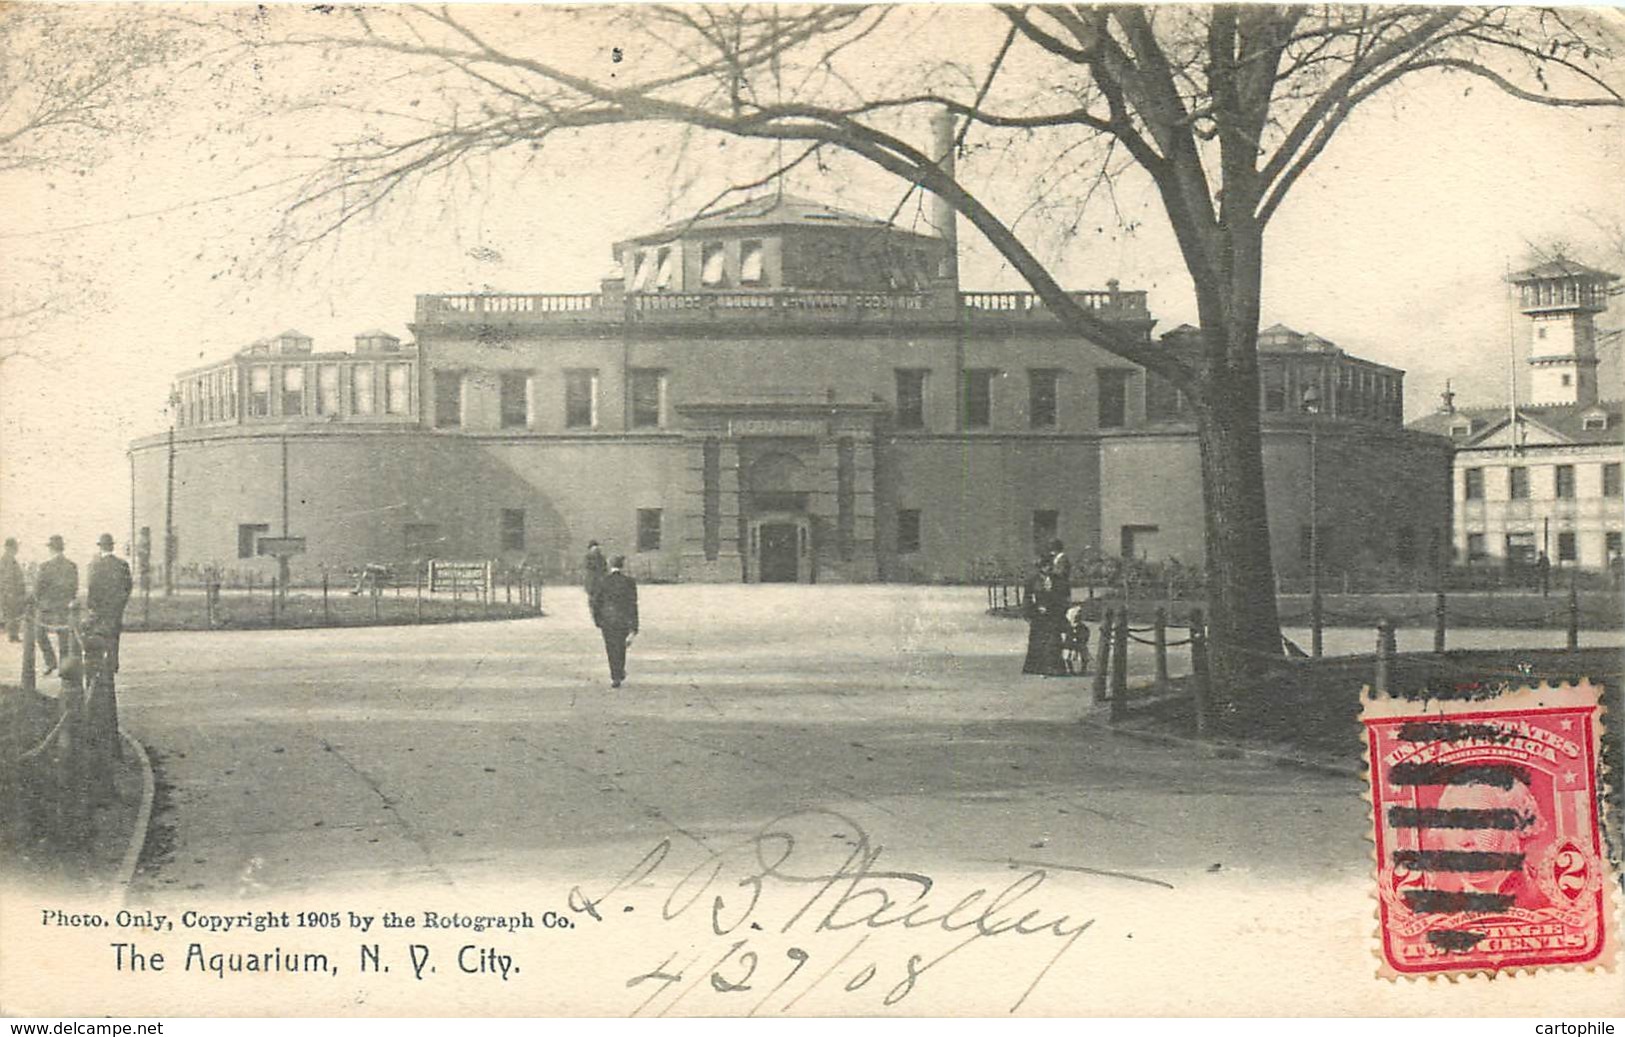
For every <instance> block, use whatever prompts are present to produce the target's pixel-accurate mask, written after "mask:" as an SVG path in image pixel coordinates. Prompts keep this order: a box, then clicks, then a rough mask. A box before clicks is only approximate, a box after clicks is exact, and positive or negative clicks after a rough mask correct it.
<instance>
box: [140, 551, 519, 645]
mask: <svg viewBox="0 0 1625 1037" xmlns="http://www.w3.org/2000/svg"><path fill="white" fill-rule="evenodd" d="M188 575H189V576H190V578H186V577H185V576H179V577H178V578H177V579H176V580H175V581H174V588H173V589H174V593H173V594H169V593H165V592H161V591H160V592H156V593H155V592H154V591H153V590H152V589H151V588H145V587H144V588H142V589H141V590H139V591H137V593H136V595H135V596H134V597H133V598H132V599H131V601H130V603H129V606H128V607H127V609H126V610H125V624H126V628H127V629H132V630H171V629H189V630H190V629H208V630H212V629H217V628H239V629H241V628H264V627H273V628H276V627H326V626H363V625H378V624H410V623H439V622H448V621H458V620H467V619H486V618H514V617H518V616H525V615H540V614H541V612H542V590H543V581H542V574H541V570H540V569H539V568H533V567H525V566H521V567H507V568H504V567H500V566H497V565H495V564H494V563H492V562H490V561H485V560H480V561H466V562H465V561H450V560H436V561H434V562H429V563H425V564H423V565H415V566H390V565H376V564H368V565H359V566H350V567H346V568H342V569H338V568H323V569H322V570H321V577H320V580H319V581H304V582H295V583H293V584H292V585H291V586H287V587H284V586H282V585H281V584H280V583H279V582H278V580H277V579H276V578H275V577H271V578H265V577H263V576H261V575H260V574H257V573H255V572H253V571H245V572H234V571H231V570H226V569H217V568H206V569H201V570H198V571H196V572H194V573H192V574H188Z"/></svg>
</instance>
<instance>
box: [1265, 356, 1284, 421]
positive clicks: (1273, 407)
mask: <svg viewBox="0 0 1625 1037" xmlns="http://www.w3.org/2000/svg"><path fill="white" fill-rule="evenodd" d="M1260 381H1262V382H1263V383H1264V386H1263V387H1264V409H1265V410H1266V411H1270V412H1272V413H1277V414H1278V413H1280V412H1281V411H1284V410H1286V372H1285V371H1283V370H1282V369H1281V368H1279V367H1268V368H1265V369H1264V371H1263V377H1262V378H1261V379H1260Z"/></svg>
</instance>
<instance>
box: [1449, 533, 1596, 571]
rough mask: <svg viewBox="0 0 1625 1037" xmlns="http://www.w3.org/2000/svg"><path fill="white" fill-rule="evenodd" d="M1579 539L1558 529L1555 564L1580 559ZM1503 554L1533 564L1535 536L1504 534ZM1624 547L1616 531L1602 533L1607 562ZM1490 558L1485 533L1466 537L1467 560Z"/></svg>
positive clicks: (1535, 553)
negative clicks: (1504, 552) (1504, 551)
mask: <svg viewBox="0 0 1625 1037" xmlns="http://www.w3.org/2000/svg"><path fill="white" fill-rule="evenodd" d="M1579 545H1580V542H1579V536H1578V534H1576V533H1575V532H1574V531H1573V530H1561V531H1559V532H1558V534H1557V562H1558V564H1562V563H1564V562H1577V561H1579V560H1580V551H1579ZM1505 547H1506V554H1505V555H1504V556H1503V557H1505V558H1506V559H1507V561H1509V562H1526V563H1528V562H1534V561H1535V560H1536V559H1538V558H1539V557H1540V555H1539V552H1538V549H1537V547H1536V543H1535V534H1534V533H1532V532H1529V533H1508V534H1506V540H1505ZM1622 547H1625V538H1622V536H1621V534H1620V533H1619V531H1617V530H1611V531H1609V532H1606V533H1604V534H1603V556H1604V557H1605V558H1607V559H1609V560H1610V561H1612V560H1613V559H1615V558H1618V557H1620V551H1621V548H1622ZM1489 557H1490V550H1489V539H1488V535H1487V534H1485V533H1468V534H1467V560H1468V561H1469V562H1481V561H1484V560H1485V559H1487V558H1489Z"/></svg>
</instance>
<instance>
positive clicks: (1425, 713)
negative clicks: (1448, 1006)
mask: <svg viewBox="0 0 1625 1037" xmlns="http://www.w3.org/2000/svg"><path fill="white" fill-rule="evenodd" d="M1361 721H1362V725H1363V732H1362V734H1363V737H1364V739H1365V750H1366V754H1367V760H1368V763H1369V767H1368V770H1367V775H1368V778H1369V780H1370V787H1369V798H1370V802H1371V807H1372V812H1371V814H1372V839H1373V841H1374V843H1375V865H1376V868H1375V878H1376V889H1375V899H1376V902H1377V906H1376V918H1377V955H1378V958H1379V960H1380V965H1379V968H1378V973H1379V975H1381V976H1384V977H1388V978H1398V977H1400V976H1408V977H1418V978H1419V977H1427V976H1438V975H1446V976H1451V977H1455V976H1460V975H1466V974H1488V975H1491V976H1493V975H1495V974H1497V973H1509V972H1518V971H1523V970H1534V969H1542V968H1564V967H1568V968H1575V967H1584V968H1598V967H1602V968H1608V969H1610V970H1611V969H1612V968H1613V967H1614V964H1615V960H1616V958H1617V955H1618V939H1619V936H1618V933H1619V919H1618V902H1617V897H1616V895H1615V891H1614V887H1615V885H1616V884H1617V881H1618V880H1617V878H1616V877H1615V876H1614V875H1612V874H1611V872H1610V868H1609V862H1608V855H1607V853H1606V852H1605V844H1604V838H1603V831H1602V824H1601V817H1602V810H1603V807H1602V804H1603V802H1604V797H1603V790H1604V780H1605V776H1604V773H1603V767H1602V764H1601V753H1600V748H1601V735H1602V729H1603V721H1604V709H1603V706H1602V689H1601V688H1600V687H1598V686H1596V685H1593V684H1591V683H1589V682H1586V681H1582V682H1580V683H1578V684H1560V685H1557V686H1552V685H1549V684H1541V685H1539V686H1538V687H1529V686H1524V687H1520V688H1516V689H1506V690H1503V691H1501V692H1500V693H1497V694H1493V695H1492V696H1491V697H1484V696H1483V695H1475V696H1474V697H1472V698H1464V699H1453V698H1446V699H1426V700H1422V699H1406V698H1398V697H1378V698H1375V699H1373V698H1367V699H1366V700H1365V704H1364V709H1363V712H1362V715H1361ZM1612 780H1614V781H1617V780H1619V777H1618V776H1617V775H1615V776H1612Z"/></svg>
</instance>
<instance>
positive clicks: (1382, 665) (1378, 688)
mask: <svg viewBox="0 0 1625 1037" xmlns="http://www.w3.org/2000/svg"><path fill="white" fill-rule="evenodd" d="M1393 662H1394V624H1393V623H1392V622H1390V621H1389V620H1386V619H1385V620H1383V621H1382V622H1380V623H1378V624H1377V671H1376V673H1375V675H1373V677H1372V680H1371V692H1372V695H1373V696H1376V697H1379V698H1380V697H1383V696H1386V695H1387V694H1388V687H1389V684H1390V683H1391V681H1392V680H1393V674H1392V667H1393Z"/></svg>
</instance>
